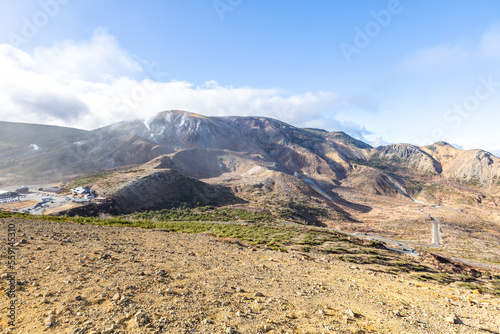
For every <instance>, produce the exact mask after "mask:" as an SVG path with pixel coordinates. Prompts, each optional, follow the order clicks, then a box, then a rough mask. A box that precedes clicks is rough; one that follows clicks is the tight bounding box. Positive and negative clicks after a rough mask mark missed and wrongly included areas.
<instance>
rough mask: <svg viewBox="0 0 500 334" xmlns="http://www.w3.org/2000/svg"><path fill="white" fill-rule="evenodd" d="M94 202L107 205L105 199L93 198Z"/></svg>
mask: <svg viewBox="0 0 500 334" xmlns="http://www.w3.org/2000/svg"><path fill="white" fill-rule="evenodd" d="M95 201H96V202H97V203H102V204H104V203H108V199H107V198H106V197H96V198H95Z"/></svg>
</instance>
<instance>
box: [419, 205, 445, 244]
mask: <svg viewBox="0 0 500 334" xmlns="http://www.w3.org/2000/svg"><path fill="white" fill-rule="evenodd" d="M418 211H420V212H422V213H423V214H426V215H427V216H429V218H431V219H432V221H433V224H432V232H431V233H432V244H431V245H421V246H428V247H440V246H441V238H440V236H439V222H438V220H437V219H436V218H434V217H432V216H431V215H430V214H428V213H427V212H424V211H423V210H422V209H418Z"/></svg>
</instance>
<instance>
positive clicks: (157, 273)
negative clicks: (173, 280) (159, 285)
mask: <svg viewBox="0 0 500 334" xmlns="http://www.w3.org/2000/svg"><path fill="white" fill-rule="evenodd" d="M155 275H156V276H160V277H165V276H167V273H166V272H165V270H157V271H155Z"/></svg>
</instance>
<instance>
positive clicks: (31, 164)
mask: <svg viewBox="0 0 500 334" xmlns="http://www.w3.org/2000/svg"><path fill="white" fill-rule="evenodd" d="M102 171H107V173H104V174H102V173H101V175H107V177H102V178H101V179H100V180H99V182H97V181H96V182H95V183H96V185H95V186H96V187H101V188H102V189H104V188H106V186H105V184H107V185H108V188H110V189H111V188H112V189H114V190H113V191H114V193H115V194H121V195H120V196H122V197H123V189H128V188H126V187H125V185H128V186H131V185H132V184H134V187H135V188H134V189H135V191H138V192H140V191H141V190H139V188H140V184H138V183H137V182H139V181H138V180H146V179H147V180H149V181H148V182H150V181H151V178H152V177H153V176H152V175H156V177H158V172H159V171H161V172H162V173H167V174H168V175H169V177H170V178H172V179H175V178H177V179H178V180H180V178H185V179H186V180H187V179H189V180H190V181H189V182H191V183H190V184H191V186H195V184H197V182H201V183H203V184H204V185H207V184H210V185H211V187H212V188H211V189H208V188H207V189H204V188H203V187H199V186H200V184H198V188H199V189H198V195H197V196H198V197H199V199H200V200H201V203H205V202H206V203H209V202H210V203H211V202H213V201H212V200H210V201H208V202H207V201H205V199H206V198H208V197H210V196H208V195H207V192H210V191H213V194H215V193H217V192H221V191H222V190H221V188H220V187H225V190H224V191H222V192H223V193H224V194H225V195H224V196H219V197H220V198H224V199H225V200H227V201H229V202H231V201H232V202H234V203H237V202H248V203H250V202H252V199H255V198H257V197H259V198H261V199H262V198H265V199H266V200H268V201H272V198H273V195H274V196H275V197H279V198H281V199H282V200H285V198H288V197H290V196H292V195H293V196H298V197H300V196H303V199H304V200H306V199H307V198H310V197H311V196H313V197H315V198H321V201H328V197H331V198H332V199H333V201H332V202H334V203H335V205H338V206H339V207H342V206H343V205H347V206H349V207H354V208H356V207H357V206H358V207H357V208H358V209H359V210H363V208H362V206H359V203H358V204H356V203H350V205H349V204H346V203H343V201H342V200H341V199H340V198H339V196H336V190H335V189H352V190H353V191H359V192H361V193H364V194H373V195H383V196H394V197H401V198H404V197H408V198H410V197H411V198H412V199H415V198H420V199H421V200H425V201H430V202H440V201H442V200H443V198H442V196H441V195H442V194H444V193H445V191H444V190H443V191H441V192H439V191H438V192H435V191H434V192H432V191H429V187H427V186H426V185H429V184H439V185H442V187H447V189H452V192H453V191H456V192H457V193H460V192H461V191H463V190H464V189H467V191H472V192H479V193H480V194H481V195H480V196H479V201H481V200H480V198H482V197H481V196H483V197H487V196H486V195H492V196H493V195H494V196H496V195H497V194H498V191H499V190H500V159H499V158H497V157H495V156H494V155H492V154H490V153H488V152H486V151H483V150H470V151H463V150H459V149H456V148H454V147H452V146H451V145H449V144H447V143H445V142H438V143H435V144H433V145H430V146H425V147H418V146H414V145H410V144H394V145H388V146H380V147H376V148H374V147H371V146H370V145H368V144H366V143H364V142H362V141H360V140H357V139H355V138H352V137H350V136H349V135H347V134H346V133H344V132H340V131H334V132H328V131H325V130H320V129H308V128H297V127H294V126H291V125H289V124H286V123H284V122H281V121H279V120H275V119H271V118H265V117H205V116H202V115H198V114H194V113H190V112H185V111H165V112H161V113H159V114H157V115H156V117H154V118H153V119H152V120H151V121H150V122H149V123H145V122H143V121H140V120H137V121H129V122H120V123H116V124H112V125H110V126H106V127H103V128H100V129H97V130H93V131H84V130H78V129H71V128H64V127H55V126H46V125H34V124H20V123H9V122H0V182H2V183H4V184H12V183H19V184H30V183H31V184H39V183H45V182H54V181H65V180H68V179H70V178H72V177H76V176H79V175H85V174H91V173H96V172H102ZM125 171H128V172H127V173H128V174H127V173H125ZM133 171H135V172H133ZM113 173H115V175H112V174H113ZM116 173H118V174H119V175H120V176H119V177H118V176H117V175H118V174H116ZM167 174H165V175H167ZM127 175H128V176H127ZM165 175H164V176H165ZM139 176H140V177H139ZM106 178H108V181H107V183H105V182H104V179H106ZM111 179H113V180H115V181H116V180H118V179H120V180H121V186H119V185H118V183H117V182H112V181H110V180H111ZM160 179H161V178H160ZM170 181H172V180H170ZM170 181H168V182H167V181H166V179H164V180H163V181H161V182H164V183H165V187H167V188H169V187H170V190H171V189H172V188H171V185H172V183H169V182H170ZM144 182H145V181H144ZM158 182H160V181H158ZM161 182H160V183H161ZM150 183H151V182H150ZM180 184H184V185H185V183H183V182H180ZM120 187H121V188H120ZM124 187H125V188H124ZM137 187H139V188H137ZM149 187H150V188H151V184H150V185H149ZM217 187H219V188H217ZM153 188H154V187H153ZM216 188H217V189H219V190H217V191H216V190H215V189H216ZM434 188H435V187H434ZM120 189H121V190H120ZM151 189H152V188H151ZM162 192H163V190H162V188H161V187H160V188H159V189H157V190H155V193H156V196H157V197H158V196H160V197H161V194H162ZM170 193H172V191H170ZM203 194H204V195H203ZM252 194H253V195H252ZM185 195H186V194H183V195H182V196H185ZM187 195H189V194H187ZM192 195H193V194H192ZM116 196H117V198H118V197H119V196H118V195H116ZM182 196H181V197H182ZM207 196H208V197H207ZM325 196H326V197H325ZM440 196H441V197H440ZM167 197H168V196H167ZM167 197H165V198H167ZM188 197H189V196H188ZM188 197H187V198H188ZM216 197H217V196H216ZM447 198H448V197H447ZM213 200H215V198H213ZM287 200H290V198H288V199H287ZM169 201H170V203H174V202H175V203H177V204H180V203H183V200H182V198H181V199H179V198H177V199H176V200H175V201H173V199H172V198H170V199H169ZM172 201H173V202H172ZM186 201H189V199H187V200H186ZM259 201H260V200H259ZM492 201H493V202H494V205H496V202H495V201H494V200H492ZM126 202H127V200H125V199H123V203H126ZM149 202H151V201H150V200H148V201H145V202H144V203H142V204H139V207H140V208H141V209H147V208H153V207H154V208H158V207H161V206H162V205H164V204H165V203H166V202H165V200H159V201H156V202H155V201H153V202H155V203H154V204H148V203H149ZM184 202H185V201H184ZM162 203H163V204H162ZM259 203H260V202H259ZM193 205H194V204H193ZM492 205H493V204H492ZM123 208H125V205H123ZM134 209H135V208H134ZM338 209H339V208H335V210H337V211H338Z"/></svg>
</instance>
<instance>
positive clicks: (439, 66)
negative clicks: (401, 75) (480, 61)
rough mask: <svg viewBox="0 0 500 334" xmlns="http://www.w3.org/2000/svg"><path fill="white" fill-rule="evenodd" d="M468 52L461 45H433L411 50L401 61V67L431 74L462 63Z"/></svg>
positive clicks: (405, 69) (409, 70)
mask: <svg viewBox="0 0 500 334" xmlns="http://www.w3.org/2000/svg"><path fill="white" fill-rule="evenodd" d="M468 58H469V52H468V51H467V50H465V49H464V48H462V47H461V46H449V45H443V44H439V45H434V46H430V47H425V48H421V49H418V50H416V51H413V52H411V53H409V54H408V55H406V57H404V58H403V60H402V62H401V66H400V67H401V69H402V70H403V71H408V72H416V73H421V74H422V73H423V74H433V73H436V71H438V72H443V71H448V70H452V69H455V68H457V67H458V66H459V65H462V64H464V63H465V62H466V61H467V60H468Z"/></svg>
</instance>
